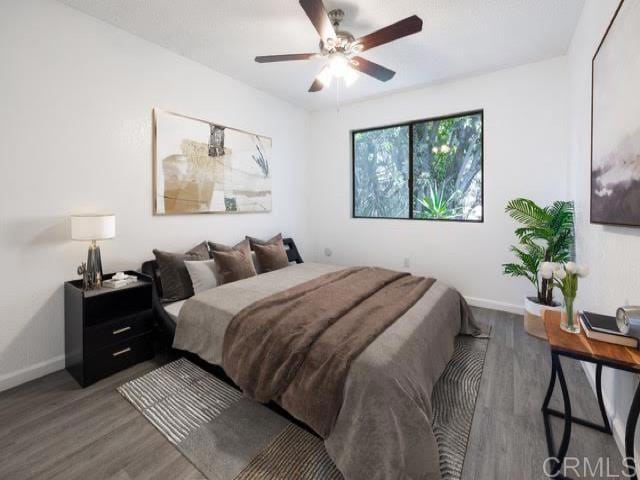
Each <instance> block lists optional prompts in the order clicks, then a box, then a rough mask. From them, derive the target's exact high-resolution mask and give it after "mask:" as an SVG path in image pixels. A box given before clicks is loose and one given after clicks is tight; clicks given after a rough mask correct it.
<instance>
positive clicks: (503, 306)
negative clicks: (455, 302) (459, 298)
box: [464, 295, 524, 315]
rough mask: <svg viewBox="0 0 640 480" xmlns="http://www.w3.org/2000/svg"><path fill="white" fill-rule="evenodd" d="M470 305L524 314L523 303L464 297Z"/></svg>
mask: <svg viewBox="0 0 640 480" xmlns="http://www.w3.org/2000/svg"><path fill="white" fill-rule="evenodd" d="M464 298H465V299H466V300H467V303H469V305H472V306H474V307H481V308H489V309H492V310H500V311H502V312H509V313H515V314H516V315H524V306H523V305H514V304H512V303H506V302H497V301H495V300H487V299H485V298H477V297H469V296H466V295H465V297H464Z"/></svg>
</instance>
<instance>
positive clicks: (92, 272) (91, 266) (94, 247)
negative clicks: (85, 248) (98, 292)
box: [86, 240, 102, 289]
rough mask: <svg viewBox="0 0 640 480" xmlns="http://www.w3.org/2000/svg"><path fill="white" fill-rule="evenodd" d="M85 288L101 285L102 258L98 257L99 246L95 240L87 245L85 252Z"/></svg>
mask: <svg viewBox="0 0 640 480" xmlns="http://www.w3.org/2000/svg"><path fill="white" fill-rule="evenodd" d="M86 278H87V289H94V288H100V287H102V259H101V258H100V247H99V246H98V244H97V243H96V242H95V240H94V241H93V242H91V245H89V252H88V253H87V273H86Z"/></svg>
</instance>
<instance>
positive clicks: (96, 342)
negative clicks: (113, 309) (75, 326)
mask: <svg viewBox="0 0 640 480" xmlns="http://www.w3.org/2000/svg"><path fill="white" fill-rule="evenodd" d="M152 328H153V313H152V311H151V310H146V311H145V312H142V313H138V314H135V315H129V316H127V317H122V318H119V319H116V320H113V321H111V322H105V323H101V324H100V325H95V326H93V327H87V328H85V332H84V334H85V339H84V344H85V348H86V350H87V352H92V351H95V350H98V349H101V348H104V347H107V346H109V345H112V344H114V343H118V342H123V341H125V340H129V339H131V338H133V337H136V336H138V335H141V334H143V333H146V332H148V331H150V330H151V329H152Z"/></svg>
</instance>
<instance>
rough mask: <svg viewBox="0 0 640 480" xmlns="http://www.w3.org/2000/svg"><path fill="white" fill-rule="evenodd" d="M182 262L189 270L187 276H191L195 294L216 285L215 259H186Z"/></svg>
mask: <svg viewBox="0 0 640 480" xmlns="http://www.w3.org/2000/svg"><path fill="white" fill-rule="evenodd" d="M184 264H185V266H186V267H187V271H188V272H189V277H191V284H192V285H193V291H194V293H195V294H198V293H200V292H204V291H205V290H209V289H210V288H214V287H216V286H218V281H217V280H216V261H215V260H204V261H202V260H197V261H193V260H186V261H185V262H184Z"/></svg>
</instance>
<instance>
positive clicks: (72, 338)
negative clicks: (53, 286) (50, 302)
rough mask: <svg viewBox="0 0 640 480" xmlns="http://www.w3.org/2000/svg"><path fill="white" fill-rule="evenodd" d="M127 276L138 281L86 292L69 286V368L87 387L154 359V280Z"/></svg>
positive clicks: (66, 301) (66, 299)
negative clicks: (152, 305) (152, 286)
mask: <svg viewBox="0 0 640 480" xmlns="http://www.w3.org/2000/svg"><path fill="white" fill-rule="evenodd" d="M126 273H127V274H129V275H135V276H137V277H138V281H136V282H135V283H132V284H131V285H127V286H126V287H122V288H118V289H113V288H100V289H97V290H86V291H85V290H83V289H82V280H74V281H71V282H66V283H65V284H64V311H65V313H64V317H65V335H64V336H65V354H66V359H65V365H66V368H67V370H68V371H69V373H71V375H72V376H73V377H74V378H75V379H76V380H77V381H78V383H79V384H80V385H82V386H83V387H86V386H88V385H91V384H92V383H94V382H96V381H98V380H100V379H102V378H105V377H108V376H109V375H111V374H112V373H115V372H117V371H120V370H123V369H125V368H127V367H129V366H131V365H134V364H136V363H139V362H141V361H143V360H148V359H150V358H152V357H153V355H154V348H153V330H154V319H153V314H152V311H151V279H150V278H149V277H147V276H146V275H143V274H141V273H138V272H132V271H129V272H126ZM110 277H111V275H105V280H106V279H108V278H110Z"/></svg>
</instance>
